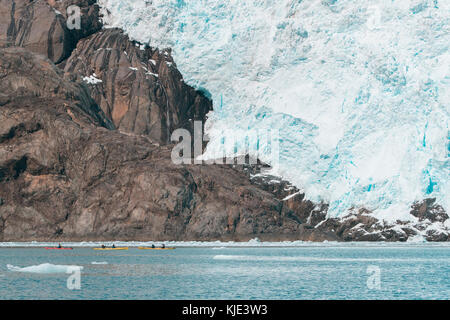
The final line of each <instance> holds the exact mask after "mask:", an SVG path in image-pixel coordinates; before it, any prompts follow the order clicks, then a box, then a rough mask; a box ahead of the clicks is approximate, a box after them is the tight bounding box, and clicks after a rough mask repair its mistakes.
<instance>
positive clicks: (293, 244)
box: [0, 241, 450, 249]
mask: <svg viewBox="0 0 450 320" xmlns="http://www.w3.org/2000/svg"><path fill="white" fill-rule="evenodd" d="M58 243H61V245H62V246H63V247H74V248H92V247H98V246H101V245H102V244H104V245H106V246H111V245H112V244H114V245H115V246H116V247H129V248H137V247H140V246H151V245H152V244H154V245H156V246H158V245H160V244H162V243H164V244H165V245H166V247H176V248H214V249H227V248H255V249H258V248H306V247H322V248H323V247H341V248H352V247H358V248H359V247H375V248H376V247H383V248H386V247H395V248H401V247H413V246H419V247H423V246H433V247H443V248H445V247H450V243H449V242H413V241H410V242H357V241H354V242H337V241H325V242H311V241H284V242H257V241H248V242H232V241H230V242H219V241H212V242H209V241H205V242H200V241H147V242H137V241H105V242H97V241H87V242H69V241H68V242H50V241H49V242H34V241H32V242H0V249H3V248H4V249H7V248H11V249H13V248H43V247H47V246H54V245H58Z"/></svg>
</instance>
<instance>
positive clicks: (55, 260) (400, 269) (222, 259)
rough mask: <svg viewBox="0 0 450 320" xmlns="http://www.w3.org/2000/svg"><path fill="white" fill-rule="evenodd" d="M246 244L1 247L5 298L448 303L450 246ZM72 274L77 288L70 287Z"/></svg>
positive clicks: (0, 283) (1, 290)
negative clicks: (155, 247)
mask: <svg viewBox="0 0 450 320" xmlns="http://www.w3.org/2000/svg"><path fill="white" fill-rule="evenodd" d="M188 244H189V243H188ZM245 244H246V245H237V246H236V244H233V243H221V244H220V245H217V243H207V244H206V245H205V244H203V245H198V246H196V247H192V246H190V247H182V246H181V245H182V244H179V245H180V246H179V247H177V248H176V250H139V249H137V248H132V247H130V248H129V250H123V251H95V250H93V249H92V248H91V247H85V246H78V247H74V250H64V251H63V250H61V251H58V250H45V249H44V248H42V247H31V246H27V247H1V246H0V299H449V298H450V279H449V277H448V275H449V272H450V245H449V244H426V243H425V244H411V243H408V244H386V243H382V244H358V243H346V244H339V243H328V244H327V243H320V244H318V243H302V244H300V243H291V244H290V245H289V244H288V245H286V243H279V244H278V246H276V244H275V243H272V244H270V245H269V246H264V243H262V244H261V243H260V244H253V246H252V243H245ZM16 245H17V244H16ZM33 245H39V244H36V243H34V244H33ZM190 245H192V244H190ZM77 267H79V268H78V269H77ZM74 270H79V273H78V276H79V289H76V288H75V289H74V287H73V286H70V285H69V286H68V279H69V278H70V277H72V278H73V277H74V276H77V274H76V273H74ZM69 288H72V289H69Z"/></svg>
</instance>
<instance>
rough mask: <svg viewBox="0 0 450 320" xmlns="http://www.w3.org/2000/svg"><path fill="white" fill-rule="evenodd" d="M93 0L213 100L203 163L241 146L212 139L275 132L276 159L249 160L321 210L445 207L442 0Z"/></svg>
mask: <svg viewBox="0 0 450 320" xmlns="http://www.w3.org/2000/svg"><path fill="white" fill-rule="evenodd" d="M98 3H99V5H100V6H101V10H102V12H103V14H104V18H103V20H104V23H105V24H106V25H107V26H108V27H117V28H121V29H123V30H124V31H125V32H126V33H127V34H128V35H129V36H130V37H131V38H132V39H134V40H137V41H139V42H141V43H145V44H148V45H150V46H153V47H158V48H160V49H161V50H165V49H166V48H170V49H171V53H172V55H173V57H174V59H175V62H176V64H177V67H178V69H179V70H180V72H181V73H182V74H183V77H184V81H185V82H186V83H188V84H189V85H191V86H193V87H195V88H196V89H198V90H201V91H203V92H205V94H207V95H208V96H209V97H211V99H212V100H213V103H214V111H212V112H211V113H210V114H208V120H207V123H206V132H207V134H208V136H209V139H210V142H209V143H208V147H207V150H206V152H205V155H204V158H208V157H210V158H212V157H214V156H215V155H217V154H220V151H221V150H223V148H224V147H226V149H227V150H228V155H229V156H233V155H238V154H242V153H244V152H245V151H246V150H245V146H244V144H243V143H241V144H239V143H236V141H235V140H234V139H224V136H225V137H229V136H230V135H236V136H238V135H242V132H244V131H246V130H250V131H252V130H268V129H270V130H274V132H275V130H276V131H277V132H278V134H279V148H280V155H279V159H278V160H277V163H273V161H274V160H273V159H271V158H270V157H269V156H267V155H266V154H265V153H264V152H261V153H259V154H258V156H259V157H260V158H261V159H262V160H263V161H267V162H269V163H271V164H272V165H273V172H272V173H273V174H277V175H279V176H281V177H283V178H285V179H287V180H289V181H290V182H292V183H293V184H294V185H296V186H297V187H299V188H300V189H301V190H302V192H305V194H306V197H307V198H308V199H310V200H312V201H315V202H327V203H329V204H330V207H329V212H328V215H329V216H330V217H339V216H343V215H345V214H346V213H348V212H349V211H351V210H354V209H355V208H363V207H364V208H367V209H369V210H371V211H372V214H373V215H374V216H376V217H379V218H382V219H383V220H387V221H394V222H395V221H396V220H397V219H401V220H410V219H412V218H414V217H412V215H410V213H409V212H410V206H411V204H412V203H413V202H415V201H421V200H422V199H424V198H436V199H437V202H438V203H439V204H441V205H442V206H443V207H444V209H445V210H446V211H447V212H450V210H449V209H450V196H449V195H450V183H449V176H450V129H449V113H450V50H449V48H450V2H449V1H443V0H367V1H358V0H321V1H320V0H248V1H238V0H146V1H145V0H134V1H133V0H99V1H98ZM227 143H233V145H232V146H227ZM258 143H261V144H264V143H266V142H263V141H261V142H258ZM260 147H261V150H266V148H265V146H264V145H262V146H260Z"/></svg>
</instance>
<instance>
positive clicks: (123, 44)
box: [65, 29, 212, 144]
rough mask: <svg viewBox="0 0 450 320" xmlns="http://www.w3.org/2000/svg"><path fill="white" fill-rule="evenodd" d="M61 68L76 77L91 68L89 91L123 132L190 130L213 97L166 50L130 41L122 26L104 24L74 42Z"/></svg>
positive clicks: (159, 136)
mask: <svg viewBox="0 0 450 320" xmlns="http://www.w3.org/2000/svg"><path fill="white" fill-rule="evenodd" d="M65 71H66V72H67V73H68V74H69V75H72V74H78V76H79V78H84V77H89V76H92V75H94V74H95V76H96V78H98V79H99V80H101V82H99V81H98V82H97V83H93V84H91V85H90V87H91V91H92V97H93V98H94V99H95V101H97V103H98V105H99V106H100V107H101V108H102V110H103V111H104V112H105V113H106V114H107V116H108V117H109V118H110V119H112V121H113V122H114V124H115V125H116V127H117V128H118V129H119V130H120V131H122V132H128V133H133V134H140V135H147V136H149V137H150V138H151V139H152V140H154V141H158V142H159V143H161V144H166V143H169V142H170V135H171V133H172V132H173V131H174V130H175V129H177V128H185V129H188V130H193V121H195V120H198V121H202V122H204V121H205V116H206V114H207V113H208V112H209V111H210V110H211V109H212V104H211V102H210V101H209V100H208V99H207V98H205V97H204V96H203V95H202V94H200V93H199V92H197V91H195V90H194V89H193V88H191V87H189V86H187V85H186V84H185V83H184V82H183V77H182V76H181V74H180V72H179V71H178V70H177V69H176V65H175V63H174V61H173V60H172V58H171V56H170V54H169V52H160V51H158V50H154V49H151V48H148V47H143V46H142V47H141V45H140V44H138V43H136V42H132V41H130V40H129V39H128V37H127V36H126V35H124V34H123V33H122V31H120V30H117V29H107V30H103V31H100V32H98V33H96V34H94V35H93V36H91V37H89V38H86V39H83V40H82V41H80V42H79V43H78V46H77V48H76V50H75V51H74V52H73V54H72V56H71V57H70V58H69V60H68V61H67V63H66V67H65Z"/></svg>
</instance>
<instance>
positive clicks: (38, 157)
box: [0, 0, 449, 241]
mask: <svg viewBox="0 0 450 320" xmlns="http://www.w3.org/2000/svg"><path fill="white" fill-rule="evenodd" d="M71 5H77V6H78V7H79V8H80V12H81V13H82V14H81V26H82V27H81V29H70V28H68V27H67V25H68V23H67V20H68V19H70V17H69V15H68V12H67V8H69V7H70V6H71ZM98 15H99V10H98V7H97V6H96V4H95V1H90V0H60V1H57V0H47V1H44V0H36V1H28V0H0V46H1V47H2V48H1V49H0V123H1V124H0V239H1V240H2V241H18V240H28V241H29V240H58V241H59V240H103V239H105V240H106V239H111V240H112V239H115V240H119V239H120V240H156V239H157V240H168V239H171V240H217V239H221V240H237V241H241V240H249V239H251V238H255V237H258V238H260V239H261V240H311V241H323V240H344V241H348V240H383V241H405V240H407V239H408V238H411V237H413V236H416V235H421V236H424V237H425V238H427V239H428V240H437V241H447V240H449V232H448V229H446V227H445V226H446V224H445V223H446V221H447V222H448V216H447V214H446V213H445V212H444V211H443V209H442V207H440V206H439V205H438V204H436V203H434V201H433V199H429V200H426V201H424V202H421V203H417V204H415V205H414V207H413V208H412V213H413V214H414V216H416V217H417V221H415V222H401V221H399V222H398V223H395V224H388V223H384V222H381V221H378V220H376V219H374V218H373V217H371V216H370V212H369V211H367V210H364V209H358V210H357V209H355V210H354V212H353V213H351V214H349V216H347V217H346V218H344V219H340V220H338V219H328V218H327V215H326V213H327V209H328V206H327V204H324V203H323V204H314V203H312V202H310V201H307V200H305V199H304V195H303V194H302V193H301V192H300V191H299V190H298V189H296V188H294V187H293V186H291V185H289V183H288V182H286V181H281V180H279V179H278V178H276V177H270V176H267V175H265V174H264V166H262V165H255V166H237V165H236V166H233V165H204V166H202V165H175V164H173V162H172V161H171V157H170V153H171V149H172V147H173V146H172V145H171V144H170V135H171V133H172V132H173V130H175V129H177V128H186V129H189V130H192V128H193V127H192V126H193V121H194V120H200V121H204V120H205V118H206V114H207V113H208V112H209V111H210V110H211V109H212V103H211V101H209V100H208V99H207V98H206V97H205V96H204V95H203V94H202V93H200V92H197V91H196V90H194V89H193V88H191V87H189V86H188V85H186V84H185V83H184V81H183V77H182V75H181V74H180V72H179V71H178V70H177V68H176V63H175V61H173V59H172V57H171V54H170V51H169V50H168V51H159V50H156V49H153V48H149V47H146V46H144V45H142V44H140V43H136V42H133V41H130V40H129V39H128V37H127V36H126V35H125V34H123V33H122V32H121V31H120V30H117V29H103V28H102V26H101V23H100V22H99V16H98ZM447 225H448V224H447Z"/></svg>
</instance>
